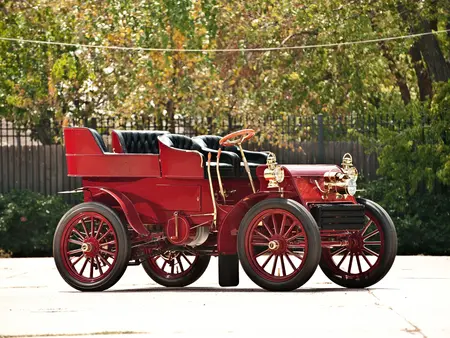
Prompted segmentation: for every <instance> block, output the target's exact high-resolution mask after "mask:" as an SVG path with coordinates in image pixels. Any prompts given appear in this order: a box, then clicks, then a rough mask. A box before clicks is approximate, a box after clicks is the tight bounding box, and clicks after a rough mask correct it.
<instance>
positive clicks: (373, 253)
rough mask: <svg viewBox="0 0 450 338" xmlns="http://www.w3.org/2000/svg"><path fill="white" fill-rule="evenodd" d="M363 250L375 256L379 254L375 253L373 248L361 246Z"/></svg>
mask: <svg viewBox="0 0 450 338" xmlns="http://www.w3.org/2000/svg"><path fill="white" fill-rule="evenodd" d="M363 250H364V251H365V252H367V253H370V254H371V255H373V256H376V257H378V256H379V254H377V253H376V252H375V251H373V250H370V249H369V248H366V247H363Z"/></svg>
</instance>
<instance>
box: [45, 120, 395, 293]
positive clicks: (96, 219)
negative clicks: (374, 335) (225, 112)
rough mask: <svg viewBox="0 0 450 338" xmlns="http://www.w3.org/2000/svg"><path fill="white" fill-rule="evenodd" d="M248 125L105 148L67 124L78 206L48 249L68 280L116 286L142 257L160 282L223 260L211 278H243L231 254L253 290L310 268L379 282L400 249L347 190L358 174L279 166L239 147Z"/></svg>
mask: <svg viewBox="0 0 450 338" xmlns="http://www.w3.org/2000/svg"><path fill="white" fill-rule="evenodd" d="M253 135H254V131H253V130H251V129H244V130H241V131H238V132H235V133H231V134H229V135H226V136H225V137H220V136H212V135H202V136H196V137H193V138H189V137H186V136H183V135H177V134H170V133H168V132H164V131H117V130H114V131H113V132H112V135H111V136H112V148H113V149H112V152H109V151H108V149H107V148H106V146H105V144H104V142H103V140H102V138H101V137H100V135H99V134H98V133H97V132H96V131H95V130H92V129H89V128H66V129H65V130H64V140H65V144H66V159H67V168H68V175H69V176H79V177H82V187H81V188H79V189H76V190H75V191H71V192H66V193H75V192H82V193H83V194H84V202H83V203H81V204H79V205H76V206H74V207H73V208H72V209H71V210H69V211H68V212H67V213H66V214H65V215H64V216H63V217H62V219H61V220H60V222H59V224H58V227H57V229H56V231H55V236H54V242H53V251H54V259H55V263H56V266H57V268H58V271H59V272H60V274H61V276H62V277H63V278H64V280H65V281H66V282H67V283H68V284H69V285H71V286H72V287H73V288H75V289H78V290H81V291H101V290H106V289H108V288H110V287H111V286H113V285H114V284H115V283H116V282H117V281H118V280H119V279H120V278H121V276H122V275H123V273H124V272H125V270H126V268H127V266H128V265H139V264H142V265H143V267H144V269H145V271H146V272H147V274H148V275H149V276H150V277H151V278H152V279H153V280H154V281H156V282H157V283H159V284H161V285H165V286H175V287H181V286H186V285H189V284H191V283H193V282H195V281H196V280H197V279H198V278H200V276H201V275H202V274H203V272H204V271H205V270H206V268H207V267H208V264H209V261H210V258H211V256H218V257H219V284H220V285H221V286H236V285H238V284H239V275H238V271H239V262H240V263H241V264H242V267H243V269H244V271H245V272H246V273H247V275H248V276H249V277H250V278H251V279H252V280H253V281H254V282H255V283H256V284H257V285H259V286H260V287H262V288H265V289H267V290H273V291H287V290H293V289H296V288H298V287H300V286H302V285H303V284H304V283H306V282H307V281H308V280H309V279H310V278H311V276H312V275H313V273H314V272H315V270H316V268H317V266H320V268H321V269H322V270H323V272H324V273H325V274H326V275H327V276H328V278H329V279H330V280H332V281H333V282H335V283H336V284H338V285H341V286H344V287H352V288H363V287H368V286H370V285H373V284H375V283H377V282H378V281H380V280H381V279H382V278H383V277H384V276H385V275H386V273H387V272H388V271H389V270H390V268H391V266H392V264H393V262H394V259H395V256H396V253H397V235H396V230H395V227H394V224H393V223H392V220H391V219H390V217H389V216H388V214H387V213H386V211H384V210H383V209H382V208H381V207H380V206H379V205H378V204H376V203H374V202H373V201H369V200H366V199H357V198H355V197H354V194H355V192H356V180H357V175H358V173H357V170H356V169H355V168H354V167H353V165H352V158H351V156H350V155H349V154H345V155H344V157H343V162H342V166H341V167H339V166H336V165H279V164H277V163H276V158H275V155H274V154H273V153H270V152H251V151H247V150H244V149H243V148H242V144H243V143H244V142H245V141H246V140H248V139H250V138H251V137H253Z"/></svg>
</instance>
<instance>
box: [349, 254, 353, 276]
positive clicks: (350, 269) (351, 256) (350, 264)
mask: <svg viewBox="0 0 450 338" xmlns="http://www.w3.org/2000/svg"><path fill="white" fill-rule="evenodd" d="M352 263H353V253H350V263H349V264H348V273H350V274H351V273H352Z"/></svg>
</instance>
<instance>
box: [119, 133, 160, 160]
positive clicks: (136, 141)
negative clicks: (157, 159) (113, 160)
mask: <svg viewBox="0 0 450 338" xmlns="http://www.w3.org/2000/svg"><path fill="white" fill-rule="evenodd" d="M114 132H115V133H116V134H117V138H118V139H119V142H120V145H121V146H122V150H123V152H124V153H132V154H159V144H158V136H160V135H163V134H168V132H167V131H160V130H114Z"/></svg>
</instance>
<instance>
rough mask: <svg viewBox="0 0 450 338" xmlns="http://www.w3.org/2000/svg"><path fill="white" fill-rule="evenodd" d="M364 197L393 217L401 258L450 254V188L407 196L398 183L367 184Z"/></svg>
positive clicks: (394, 181) (382, 181)
mask: <svg viewBox="0 0 450 338" xmlns="http://www.w3.org/2000/svg"><path fill="white" fill-rule="evenodd" d="M364 188H365V189H366V191H365V192H364V193H363V194H362V195H363V196H362V197H365V198H369V199H372V200H374V201H375V202H377V203H379V204H380V205H381V206H382V207H383V208H385V209H386V211H387V212H388V213H389V215H390V216H391V218H392V220H393V222H394V224H395V227H396V229H397V233H398V241H399V251H398V253H399V254H400V255H415V254H425V255H449V254H450V245H449V243H450V226H449V223H448V220H449V219H450V203H449V202H448V201H449V193H450V191H449V189H448V188H447V189H445V190H444V189H442V190H441V191H439V192H434V193H430V192H425V193H421V194H415V195H409V194H405V192H404V189H403V187H402V186H401V183H399V181H397V180H389V179H387V178H382V179H379V180H376V181H372V182H368V183H367V184H365V186H364Z"/></svg>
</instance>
